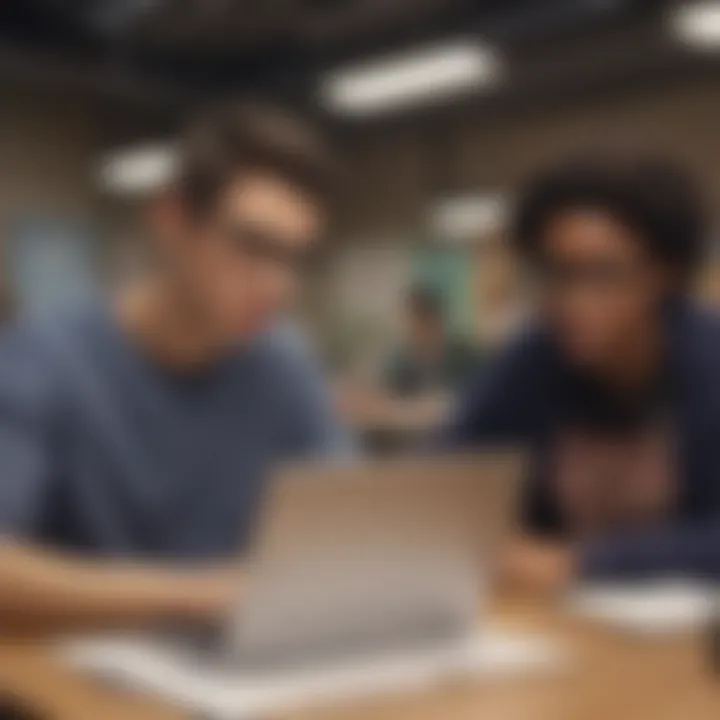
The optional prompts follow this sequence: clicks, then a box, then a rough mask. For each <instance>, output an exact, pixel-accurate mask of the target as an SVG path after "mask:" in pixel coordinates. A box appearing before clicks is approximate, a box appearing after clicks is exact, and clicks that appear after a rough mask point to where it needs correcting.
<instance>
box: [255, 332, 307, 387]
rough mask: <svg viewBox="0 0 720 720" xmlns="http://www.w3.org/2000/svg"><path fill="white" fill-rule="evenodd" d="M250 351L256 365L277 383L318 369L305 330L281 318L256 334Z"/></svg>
mask: <svg viewBox="0 0 720 720" xmlns="http://www.w3.org/2000/svg"><path fill="white" fill-rule="evenodd" d="M251 355H252V357H253V358H254V360H255V361H256V365H257V366H258V367H259V368H262V370H263V371H264V372H265V373H270V374H272V375H273V377H274V379H275V381H276V382H277V383H279V384H284V383H287V382H293V381H294V380H296V379H297V378H299V377H306V376H307V375H308V374H310V373H312V374H315V373H318V372H319V371H320V367H321V362H320V359H319V357H318V353H317V351H316V349H315V347H314V346H313V344H312V342H311V341H310V339H309V338H308V336H307V334H306V333H305V332H303V331H302V330H301V329H300V328H299V327H298V325H297V324H295V323H292V322H283V323H282V324H280V325H277V326H275V327H273V328H272V329H270V330H268V331H267V332H265V333H264V334H263V335H262V336H260V337H258V338H257V339H256V341H255V342H254V344H253V348H252V352H251Z"/></svg>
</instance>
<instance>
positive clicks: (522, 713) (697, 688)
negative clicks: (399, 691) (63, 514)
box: [0, 602, 720, 720]
mask: <svg viewBox="0 0 720 720" xmlns="http://www.w3.org/2000/svg"><path fill="white" fill-rule="evenodd" d="M494 615H495V616H496V619H497V620H498V622H501V623H502V624H504V625H508V626H512V627H517V628H526V629H529V630H538V631H541V632H543V633H550V634H551V635H553V636H556V637H557V638H559V639H561V640H562V641H564V642H566V643H567V645H568V647H569V649H570V650H571V652H572V653H573V663H572V667H571V668H570V669H569V670H568V671H567V672H565V673H561V674H553V675H551V676H548V677H540V676H538V677H534V678H526V679H523V680H503V681H497V682H492V683H487V684H485V685H483V684H482V683H473V684H460V685H456V686H453V687H446V688H443V689H442V690H437V689H435V690H433V691H428V692H426V693H423V694H419V695H414V696H412V697H403V698H393V699H392V700H388V699H384V700H382V701H375V702H374V703H367V704H364V705H363V706H362V707H354V708H349V709H339V708H333V709H332V710H325V711H323V712H320V713H318V712H304V713H295V714H292V715H291V716H290V720H305V719H307V720H310V719H311V718H332V720H479V719H482V720H486V719H493V720H494V719H495V718H497V719H498V720H720V677H718V678H717V679H713V677H712V676H711V675H710V674H709V673H708V671H707V663H706V662H705V657H704V655H703V654H702V652H701V650H702V643H701V642H700V639H699V638H694V637H683V638H673V639H655V640H650V639H645V640H643V639H639V638H630V637H626V636H623V635H620V634H618V633H614V632H612V631H610V630H607V629H603V628H599V627H593V626H590V625H588V624H584V623H580V622H578V621H573V620H571V619H569V618H563V617H559V616H557V615H556V614H555V613H554V612H552V611H550V610H548V609H543V608H540V607H537V606H534V605H533V606H531V605H529V604H527V603H526V604H523V603H517V602H516V603H507V602H506V603H504V604H502V605H501V608H500V611H499V612H496V613H494ZM0 689H2V690H3V692H5V693H14V694H16V695H17V696H18V697H20V698H22V699H23V700H25V701H26V702H27V703H29V704H30V705H31V706H35V707H36V708H37V709H38V710H40V711H41V712H44V713H45V714H46V716H47V717H49V718H53V719H57V720H116V719H123V720H124V719H126V718H131V719H132V720H187V717H186V715H184V714H183V712H182V711H181V710H179V709H177V708H172V707H169V706H167V705H164V704H163V703H160V702H157V701H155V700H152V699H148V698H143V697H138V696H135V695H132V694H130V693H123V692H119V691H117V690H111V689H109V688H107V687H103V686H102V685H101V684H97V683H94V682H93V681H91V680H89V679H87V678H85V677H81V676H79V675H77V674H74V673H72V672H69V671H68V670H66V669H64V668H62V667H61V666H60V665H58V663H57V662H56V661H55V660H54V659H53V658H52V656H51V653H50V652H49V651H48V649H47V647H46V646H45V645H44V644H43V643H41V642H38V641H25V642H19V641H15V642H12V643H11V642H5V643H0Z"/></svg>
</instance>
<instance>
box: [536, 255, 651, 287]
mask: <svg viewBox="0 0 720 720" xmlns="http://www.w3.org/2000/svg"><path fill="white" fill-rule="evenodd" d="M640 271H641V268H640V267H639V266H638V265H635V264H628V263H618V262H611V261H606V262H603V261H595V262H589V263H558V262H552V261H542V262H540V263H539V264H538V265H537V266H536V268H535V272H534V280H535V281H536V283H537V284H539V285H540V287H541V289H544V290H549V291H550V292H567V291H573V290H578V289H580V290H591V291H599V292H612V291H614V290H624V289H626V288H628V287H630V286H632V285H633V284H634V283H635V282H637V280H638V277H639V275H640Z"/></svg>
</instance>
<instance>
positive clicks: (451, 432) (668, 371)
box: [445, 152, 720, 591]
mask: <svg viewBox="0 0 720 720" xmlns="http://www.w3.org/2000/svg"><path fill="white" fill-rule="evenodd" d="M704 233H705V227H704V222H703V215H702V210H701V207H700V203H699V200H698V197H697V193H696V192H695V189H694V188H693V186H692V183H691V182H690V180H689V179H688V178H686V177H685V176H684V174H683V172H682V171H681V170H679V169H678V168H676V167H674V166H673V165H672V164H670V163H668V162H666V161H665V160H663V159H656V158H653V157H647V156H643V155H633V154H627V153H625V154H616V153H612V152H611V153H605V154H598V155H595V156H587V157H582V158H578V159H575V160H572V161H570V162H567V163H565V164H562V165H558V166H555V167H552V168H550V169H549V170H547V171H545V172H542V173H541V174H540V175H538V176H537V177H536V178H535V179H534V180H533V181H532V182H531V183H530V184H529V185H528V187H527V188H525V190H524V192H523V193H521V196H520V201H519V207H518V210H517V216H516V227H515V232H514V235H515V237H516V240H517V242H518V244H519V246H520V249H521V252H523V253H524V254H525V257H526V258H527V260H528V264H529V266H530V270H531V273H532V276H533V277H534V279H535V283H536V287H535V289H536V290H537V300H538V318H537V322H536V324H535V325H534V327H531V328H528V329H527V331H526V332H524V333H523V335H522V337H521V338H520V339H518V341H517V342H516V343H514V344H513V345H512V347H510V348H509V349H508V350H507V352H505V354H504V355H503V356H502V357H500V358H499V359H498V360H497V362H496V363H495V367H494V368H492V369H490V370H489V371H488V370H485V371H484V372H483V377H482V380H481V382H479V383H478V385H477V386H476V387H475V388H473V389H472V390H471V391H470V392H469V393H468V395H467V396H466V398H465V402H464V404H463V406H462V407H461V408H459V411H458V413H457V416H456V417H455V420H454V422H453V423H452V424H451V426H450V427H449V428H448V430H447V435H446V438H445V441H446V442H447V444H449V445H450V446H452V447H458V446H464V445H475V444H482V443H520V444H522V445H524V446H526V447H528V448H529V449H530V452H531V458H532V462H531V466H532V467H531V473H530V477H529V478H528V485H527V493H526V502H525V531H526V535H525V537H524V538H523V539H521V540H519V541H518V542H516V543H514V544H513V545H512V546H511V547H510V548H508V550H507V552H506V554H505V557H504V558H502V562H501V570H502V571H503V573H504V575H505V579H506V580H507V581H508V582H509V583H510V584H511V585H513V584H514V585H521V586H525V587H528V586H529V587H532V588H535V589H541V590H548V591H552V590H558V589H560V588H562V587H564V586H565V585H566V584H567V583H568V582H571V581H572V580H573V579H574V578H576V577H581V576H582V577H588V578H604V577H623V576H624V577H640V576H658V575H661V576H662V575H668V574H691V575H698V576H702V577H706V576H713V577H717V576H720V442H718V439H719V438H720V365H719V364H718V359H719V358H720V325H719V324H718V321H717V320H716V319H715V318H714V317H711V316H709V315H708V314H706V313H704V312H702V311H701V310H699V309H697V308H696V307H694V306H693V305H692V303H691V301H690V300H689V298H688V296H689V294H690V292H691V282H692V279H693V274H694V270H695V268H696V264H697V263H698V261H699V260H700V259H701V254H702V240H703V239H704Z"/></svg>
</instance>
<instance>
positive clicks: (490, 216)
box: [430, 193, 508, 241]
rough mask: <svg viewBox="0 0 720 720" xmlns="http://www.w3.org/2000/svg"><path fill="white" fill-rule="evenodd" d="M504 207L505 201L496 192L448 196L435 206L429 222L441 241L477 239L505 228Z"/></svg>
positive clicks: (505, 216)
mask: <svg viewBox="0 0 720 720" xmlns="http://www.w3.org/2000/svg"><path fill="white" fill-rule="evenodd" d="M507 205H508V203H507V199H506V198H505V197H504V196H503V195H500V194H499V193H481V194H472V195H459V196H456V197H449V198H446V199H444V200H441V201H440V202H438V203H437V204H436V205H435V207H434V208H433V209H432V212H431V219H430V222H431V225H432V228H433V230H434V232H435V233H436V234H437V235H438V237H439V238H440V239H443V240H446V241H461V240H472V239H477V238H479V237H481V236H482V235H484V234H487V233H492V232H497V231H498V230H500V229H502V228H503V227H504V225H505V221H506V218H507V209H508V208H507Z"/></svg>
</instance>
